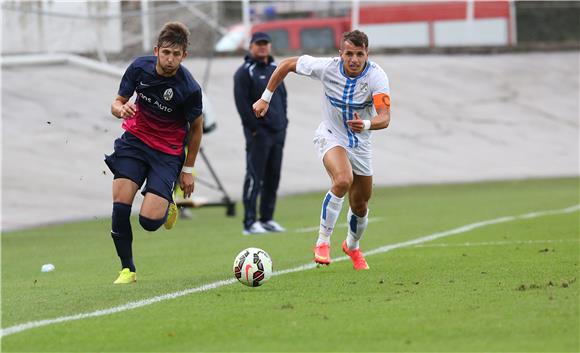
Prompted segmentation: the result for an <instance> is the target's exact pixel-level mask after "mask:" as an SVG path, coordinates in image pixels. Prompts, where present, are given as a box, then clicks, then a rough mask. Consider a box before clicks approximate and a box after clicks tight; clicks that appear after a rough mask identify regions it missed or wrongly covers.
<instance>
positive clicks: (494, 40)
mask: <svg viewBox="0 0 580 353" xmlns="http://www.w3.org/2000/svg"><path fill="white" fill-rule="evenodd" d="M508 44H509V42H508V25H507V20H506V19H504V18H492V19H482V20H474V21H436V22H435V46H437V47H445V46H457V47H459V46H470V45H508Z"/></svg>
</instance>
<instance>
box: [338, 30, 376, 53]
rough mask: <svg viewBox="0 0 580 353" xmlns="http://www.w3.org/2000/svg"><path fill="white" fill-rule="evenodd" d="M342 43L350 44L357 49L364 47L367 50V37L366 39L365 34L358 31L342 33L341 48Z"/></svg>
mask: <svg viewBox="0 0 580 353" xmlns="http://www.w3.org/2000/svg"><path fill="white" fill-rule="evenodd" d="M344 42H351V43H352V44H354V45H356V46H357V47H364V48H365V49H368V48H369V37H367V35H366V34H365V32H362V31H359V30H358V29H355V30H354V31H351V32H346V33H344V34H343V35H342V43H341V46H342V44H344Z"/></svg>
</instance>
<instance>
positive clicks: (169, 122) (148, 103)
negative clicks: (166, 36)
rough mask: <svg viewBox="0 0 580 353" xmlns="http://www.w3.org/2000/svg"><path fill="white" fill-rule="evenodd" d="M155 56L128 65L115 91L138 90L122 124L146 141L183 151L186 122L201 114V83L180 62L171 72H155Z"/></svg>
mask: <svg viewBox="0 0 580 353" xmlns="http://www.w3.org/2000/svg"><path fill="white" fill-rule="evenodd" d="M156 63H157V57H156V56H142V57H139V58H137V59H135V61H133V63H132V64H131V65H130V66H129V67H128V68H127V70H126V71H125V74H124V75H123V78H122V79H121V84H120V86H119V92H118V94H119V95H120V96H122V97H126V98H130V97H131V96H132V95H133V93H134V92H136V93H137V100H136V102H135V104H136V106H137V112H136V113H135V115H134V116H133V117H132V118H129V119H125V120H124V121H123V128H124V129H125V130H127V131H129V132H131V133H132V134H133V135H135V136H137V138H139V139H140V140H142V141H143V142H144V143H145V144H147V145H148V146H150V147H151V148H154V149H156V150H158V151H161V152H165V153H168V154H172V155H180V154H181V153H182V152H183V145H184V140H185V135H186V133H187V123H188V122H189V123H191V122H193V121H194V120H195V119H196V118H197V117H199V116H200V115H201V111H202V103H201V87H200V86H199V84H198V83H197V82H196V81H195V79H194V78H193V76H192V75H191V73H190V72H189V71H188V70H187V69H186V68H185V67H183V66H182V65H180V66H179V69H177V72H176V74H175V75H174V76H171V77H164V76H161V75H159V74H157V71H156V70H155V65H156Z"/></svg>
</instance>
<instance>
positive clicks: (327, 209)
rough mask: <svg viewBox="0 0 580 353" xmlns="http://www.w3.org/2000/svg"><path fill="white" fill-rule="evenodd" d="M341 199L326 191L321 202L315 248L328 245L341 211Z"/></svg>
mask: <svg viewBox="0 0 580 353" xmlns="http://www.w3.org/2000/svg"><path fill="white" fill-rule="evenodd" d="M343 201H344V196H343V197H337V196H336V195H334V194H333V193H332V191H330V190H329V191H328V192H327V193H326V196H325V197H324V201H323V202H322V210H321V212H320V229H319V231H318V240H317V241H316V246H318V245H320V244H323V243H326V244H329V243H330V236H331V235H332V231H333V230H334V225H335V224H336V220H337V219H338V215H339V214H340V210H341V209H342V202H343Z"/></svg>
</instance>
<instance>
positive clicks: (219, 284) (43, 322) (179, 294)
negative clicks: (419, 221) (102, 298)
mask: <svg viewBox="0 0 580 353" xmlns="http://www.w3.org/2000/svg"><path fill="white" fill-rule="evenodd" d="M577 210H580V204H578V205H575V206H570V207H567V208H562V209H559V210H547V211H538V212H531V213H526V214H523V215H519V216H507V217H500V218H496V219H491V220H487V221H481V222H476V223H471V224H467V225H464V226H462V227H459V228H454V229H450V230H446V231H443V232H437V233H433V234H430V235H427V236H424V237H420V238H417V239H413V240H408V241H404V242H401V243H397V244H391V245H385V246H381V247H379V248H376V249H373V250H370V251H367V252H365V255H366V256H370V255H374V254H380V253H385V252H388V251H391V250H394V249H399V248H403V247H407V246H413V245H418V244H421V243H425V242H428V241H432V240H435V239H439V238H443V237H447V236H450V235H455V234H460V233H465V232H469V231H470V230H473V229H476V228H481V227H485V226H488V225H492V224H499V223H505V222H510V221H515V220H518V219H530V218H537V217H542V216H550V215H558V214H564V213H571V212H574V211H577ZM316 229H318V228H316ZM346 259H348V257H347V256H342V257H338V258H336V259H333V261H334V262H339V261H344V260H346ZM314 267H316V264H314V263H309V264H306V265H302V266H298V267H294V268H290V269H286V270H281V271H275V272H274V273H272V276H280V275H285V274H288V273H293V272H300V271H305V270H309V269H311V268H314ZM236 281H237V280H236V279H234V278H231V279H227V280H222V281H217V282H213V283H209V284H204V285H202V286H199V287H195V288H189V289H185V290H182V291H178V292H173V293H168V294H163V295H159V296H156V297H153V298H149V299H143V300H139V301H136V302H130V303H127V304H123V305H119V306H116V307H113V308H109V309H103V310H97V311H92V312H88V313H80V314H76V315H70V316H61V317H57V318H55V319H46V320H39V321H30V322H27V323H24V324H18V325H14V326H10V327H7V328H3V329H2V330H1V331H0V337H5V336H9V335H12V334H15V333H19V332H22V331H26V330H30V329H33V328H37V327H42V326H48V325H52V324H58V323H61V322H67V321H75V320H82V319H86V318H91V317H98V316H105V315H110V314H115V313H119V312H122V311H126V310H132V309H136V308H140V307H143V306H147V305H151V304H155V303H158V302H161V301H164V300H169V299H174V298H179V297H183V296H185V295H189V294H193V293H198V292H205V291H208V290H210V289H216V288H219V287H223V286H226V285H230V284H233V283H236Z"/></svg>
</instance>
